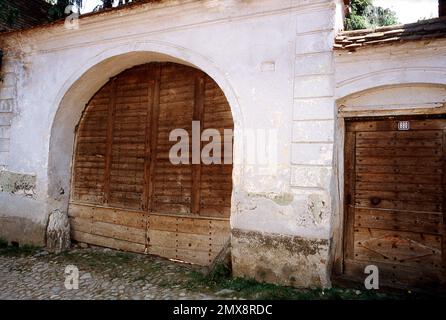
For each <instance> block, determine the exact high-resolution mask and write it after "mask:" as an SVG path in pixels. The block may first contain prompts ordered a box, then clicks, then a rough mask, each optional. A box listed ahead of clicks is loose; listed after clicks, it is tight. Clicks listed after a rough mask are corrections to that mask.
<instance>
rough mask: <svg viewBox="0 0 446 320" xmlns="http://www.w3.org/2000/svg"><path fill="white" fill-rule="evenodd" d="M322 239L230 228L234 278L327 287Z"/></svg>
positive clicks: (325, 249) (326, 255) (326, 259)
mask: <svg viewBox="0 0 446 320" xmlns="http://www.w3.org/2000/svg"><path fill="white" fill-rule="evenodd" d="M329 245H330V241H329V240H326V239H308V238H302V237H298V236H286V235H279V234H267V233H258V232H254V231H245V230H239V229H234V230H232V266H233V275H234V277H244V278H252V279H255V280H257V281H260V282H267V283H274V284H281V285H287V286H293V287H299V288H328V287H330V286H331V283H330V274H329V269H330V268H329Z"/></svg>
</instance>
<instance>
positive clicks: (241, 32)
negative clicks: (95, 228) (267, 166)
mask: <svg viewBox="0 0 446 320" xmlns="http://www.w3.org/2000/svg"><path fill="white" fill-rule="evenodd" d="M338 2H339V1H332V0H316V1H309V0H293V1H289V0H274V1H273V0H257V1H238V0H231V1H218V0H206V1H195V0H190V1H174V0H171V1H164V2H162V3H159V4H148V5H143V6H140V7H137V8H134V9H132V10H122V11H117V12H115V13H111V14H102V15H97V16H93V17H86V18H84V19H81V21H80V29H79V30H66V29H65V28H64V27H63V25H61V24H58V25H54V26H50V27H44V28H37V29H34V30H30V31H24V32H19V33H13V34H10V35H7V36H3V37H2V39H1V42H2V43H3V46H4V47H5V52H6V55H7V56H8V55H10V56H19V57H20V58H19V59H18V60H15V61H16V62H14V61H13V60H10V61H11V62H8V63H7V64H6V65H7V68H14V69H16V70H18V72H17V79H16V80H17V93H16V94H15V98H16V106H17V107H16V109H15V110H14V113H13V116H12V122H11V128H10V129H8V130H7V131H8V133H7V134H8V137H9V138H10V139H9V141H8V143H9V147H8V150H9V154H8V156H7V159H6V160H5V161H3V162H6V161H7V163H6V165H7V168H8V170H11V171H15V172H21V173H29V174H35V175H36V176H37V197H36V200H35V201H36V202H38V203H40V204H43V205H46V206H47V207H46V208H45V209H39V208H41V207H42V206H40V207H39V206H36V207H35V208H36V209H35V210H33V211H32V212H29V213H27V214H26V215H29V216H30V217H31V218H33V219H36V221H45V219H46V217H47V216H48V213H49V212H50V211H51V210H53V209H55V208H58V207H60V208H61V209H65V206H66V200H67V195H68V193H69V177H70V170H69V167H67V166H63V165H60V166H59V165H56V167H55V168H49V167H48V164H49V158H50V146H51V144H52V143H53V142H54V143H56V144H58V145H59V148H60V149H57V150H58V151H57V152H56V153H54V154H52V155H51V156H54V157H56V158H55V160H54V163H61V164H67V163H68V162H69V161H71V155H72V144H73V139H74V125H75V123H77V121H78V120H79V116H80V113H81V110H82V109H83V107H84V105H85V103H86V102H87V101H88V99H89V98H90V97H91V96H92V95H93V94H94V92H95V91H96V90H98V89H99V88H100V86H101V85H102V84H104V83H105V82H106V81H107V80H108V79H109V77H111V76H113V75H115V74H117V73H119V72H121V71H122V70H124V69H125V68H128V67H131V66H133V65H135V64H140V63H144V62H150V61H153V59H158V60H162V59H166V60H173V61H180V62H184V63H188V64H191V65H194V66H196V67H198V68H200V69H202V70H203V71H205V72H208V73H209V74H210V76H211V77H213V78H214V79H215V80H216V81H217V82H218V83H219V85H220V86H221V87H222V89H223V91H224V92H225V94H226V95H227V98H228V100H229V102H230V104H231V107H232V109H233V115H234V121H235V124H236V129H237V130H238V132H239V134H238V135H237V136H236V150H237V151H236V154H235V157H236V170H235V174H234V184H235V186H234V197H233V198H234V199H233V202H234V206H233V211H234V212H233V217H232V224H233V227H235V228H241V229H248V230H255V231H261V232H272V233H283V234H289V235H300V236H311V237H315V238H318V237H323V238H325V239H327V238H328V230H329V225H328V222H329V221H328V216H329V210H330V207H329V205H326V204H327V203H329V202H330V199H329V195H328V190H329V185H330V181H331V178H332V169H331V167H332V161H331V158H332V144H333V128H334V121H333V111H332V110H333V99H332V98H331V99H330V97H332V96H333V87H334V83H333V68H332V52H331V48H332V43H333V39H334V25H335V22H336V18H335V13H336V8H337V5H339V3H338ZM132 52H139V53H141V54H136V55H133V56H132V55H129V53H132ZM143 52H158V53H161V54H162V55H150V54H146V55H144V54H143ZM7 60H8V58H7ZM8 61H9V60H8ZM95 66H96V67H95ZM89 70H90V72H88V71H89ZM92 70H93V71H92ZM3 91H4V90H3V89H2V92H3ZM5 92H6V91H5ZM61 103H62V105H63V106H64V108H65V110H70V112H65V113H63V114H61V115H58V110H59V107H60V106H61ZM58 117H60V118H58ZM54 119H58V121H59V123H58V124H55V123H54ZM61 128H62V129H64V130H65V133H62V134H61V133H60V131H57V130H60V129H61ZM255 129H262V130H269V129H272V130H275V131H276V133H277V137H278V139H277V146H276V150H275V152H276V153H277V155H278V161H277V163H276V165H275V166H274V168H273V169H274V170H273V173H267V174H265V173H263V172H261V171H260V170H258V168H257V167H256V166H252V165H249V164H247V163H246V153H247V146H246V143H244V141H245V140H244V135H245V134H246V132H247V131H249V130H255ZM51 130H56V131H54V132H53V136H52V137H51V132H52V131H51ZM67 132H68V133H67ZM51 139H53V140H51ZM61 146H62V147H61ZM319 152H321V153H319ZM4 157H5V156H4ZM59 157H60V158H59ZM291 159H292V160H291ZM49 171H50V172H49ZM52 172H53V173H54V172H55V177H54V179H55V180H54V181H50V180H49V179H50V178H51V174H52ZM58 179H59V180H60V181H57V180H58ZM59 187H60V189H61V190H62V189H63V191H64V195H60V197H58V196H57V195H56V193H57V190H59ZM48 195H50V197H49V196H48ZM312 199H313V200H315V201H316V203H313V202H312V201H313V200H312ZM321 199H323V200H321ZM2 201H8V202H9V203H11V201H10V200H2ZM20 201H21V200H20V199H16V200H14V202H17V205H18V206H19V203H20ZM322 203H324V204H323V205H322ZM321 205H322V206H326V207H324V209H323V210H324V212H323V213H322V214H321V215H319V214H317V215H316V216H314V214H313V213H310V216H308V211H309V208H310V209H311V208H312V207H314V206H316V207H317V208H319V207H320V206H321ZM13 207H14V206H13ZM252 208H255V209H254V210H252ZM310 211H311V210H310ZM2 214H3V215H5V213H4V211H3V212H2ZM6 214H7V215H12V216H13V215H15V214H17V213H16V212H15V210H13V209H11V210H8V212H7V213H6Z"/></svg>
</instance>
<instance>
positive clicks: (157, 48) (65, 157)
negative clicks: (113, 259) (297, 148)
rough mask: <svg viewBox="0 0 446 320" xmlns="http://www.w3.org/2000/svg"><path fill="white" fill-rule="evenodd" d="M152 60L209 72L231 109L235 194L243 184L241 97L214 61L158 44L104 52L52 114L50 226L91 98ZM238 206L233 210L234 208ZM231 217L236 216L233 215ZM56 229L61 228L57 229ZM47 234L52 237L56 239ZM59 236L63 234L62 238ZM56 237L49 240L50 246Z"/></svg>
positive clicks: (76, 77)
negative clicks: (113, 80)
mask: <svg viewBox="0 0 446 320" xmlns="http://www.w3.org/2000/svg"><path fill="white" fill-rule="evenodd" d="M150 62H174V63H178V64H184V65H188V66H191V67H194V68H196V69H199V70H201V71H203V72H205V73H206V74H208V75H209V76H210V77H211V78H212V79H213V80H214V81H215V82H216V83H217V84H218V85H219V87H220V88H221V90H222V91H223V93H224V94H225V96H226V98H227V100H228V103H229V105H230V107H231V112H232V115H233V120H234V127H235V137H234V170H233V192H234V193H235V192H237V189H238V187H239V186H240V185H241V183H242V178H243V177H242V174H241V173H242V161H241V159H244V157H243V154H242V153H243V150H244V146H243V139H242V136H243V135H242V132H243V116H242V112H241V109H240V106H239V102H238V99H237V96H236V94H235V92H234V89H233V88H232V86H231V84H230V80H229V79H228V78H227V76H226V74H225V73H224V72H223V71H222V70H220V69H219V68H218V66H217V65H216V64H215V63H214V62H213V61H212V60H211V59H209V58H207V57H204V56H203V55H201V54H199V53H195V52H193V51H191V50H187V49H185V48H182V47H177V46H173V45H170V44H165V43H159V42H141V43H136V44H134V43H133V44H130V43H129V44H126V45H122V46H119V47H114V48H111V49H108V50H105V51H103V52H102V53H100V54H98V55H96V56H94V57H93V58H91V59H89V60H88V61H86V62H85V63H84V64H83V67H82V68H81V69H79V70H77V71H76V72H75V73H74V74H72V75H71V76H70V78H69V79H68V80H67V81H66V82H65V83H64V84H63V85H62V88H61V89H60V90H59V93H58V95H57V98H56V101H55V102H54V105H55V106H58V107H57V108H55V109H54V112H53V114H51V115H50V117H51V118H52V119H53V120H52V122H51V123H52V127H51V136H50V143H49V152H48V176H47V179H48V189H47V190H48V191H47V209H46V211H47V212H48V214H49V218H48V219H49V223H48V225H49V226H51V225H58V224H57V223H56V224H55V223H54V221H52V215H53V213H57V214H56V215H54V217H55V218H56V217H60V216H61V214H60V213H62V214H65V213H66V212H67V210H68V204H69V199H70V188H71V165H72V158H73V152H74V138H75V128H76V126H77V124H78V123H79V120H80V118H81V114H82V111H83V109H84V107H85V105H86V104H87V103H88V101H89V100H90V98H91V97H92V96H93V95H94V93H96V92H97V91H98V90H99V89H100V88H101V87H102V86H103V85H104V84H105V83H107V82H108V81H109V79H110V78H111V77H113V76H115V75H117V74H119V73H121V72H122V71H124V70H126V69H128V68H131V67H133V66H136V65H141V64H144V63H150ZM232 207H234V206H232ZM231 218H232V216H231ZM56 228H57V227H56ZM50 233H51V231H50V230H49V231H48V234H47V237H51V235H50ZM58 237H59V238H60V236H59V235H58ZM50 240H51V239H47V242H49V241H50Z"/></svg>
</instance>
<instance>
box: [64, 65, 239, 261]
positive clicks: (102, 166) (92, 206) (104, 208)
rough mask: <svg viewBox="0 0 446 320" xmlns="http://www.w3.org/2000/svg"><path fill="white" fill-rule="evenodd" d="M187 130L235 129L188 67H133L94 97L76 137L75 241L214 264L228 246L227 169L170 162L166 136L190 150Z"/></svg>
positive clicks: (212, 86) (215, 93) (207, 82)
mask: <svg viewBox="0 0 446 320" xmlns="http://www.w3.org/2000/svg"><path fill="white" fill-rule="evenodd" d="M193 121H197V122H198V123H200V127H201V132H199V134H201V133H202V132H203V130H205V129H208V128H213V129H217V130H218V131H220V132H221V133H222V135H223V133H224V130H225V129H228V130H232V129H233V121H232V115H231V110H230V107H229V104H228V102H227V100H226V98H225V96H224V94H223V92H222V90H221V89H220V88H219V87H218V85H217V84H216V83H215V82H214V81H213V80H212V79H211V78H210V77H209V76H208V75H206V74H205V73H203V72H201V71H199V70H197V69H194V68H191V67H189V66H184V65H179V64H175V63H150V64H146V65H141V66H137V67H134V68H131V69H129V70H126V71H124V72H123V73H121V74H120V75H118V76H116V77H114V78H113V79H111V80H110V81H109V82H108V83H107V84H106V85H105V86H104V87H103V88H102V89H101V90H99V91H98V92H97V93H96V94H95V95H94V97H93V98H92V99H91V101H90V102H89V103H88V105H87V106H86V109H85V111H84V114H83V116H82V118H81V121H80V123H79V126H78V128H77V134H76V151H75V155H74V165H73V182H72V193H71V202H70V208H69V216H70V220H71V225H72V237H73V239H74V240H76V241H81V242H87V243H91V244H96V245H100V246H106V247H113V248H117V249H122V250H129V251H135V252H146V253H153V254H157V255H160V256H164V257H167V258H172V259H177V260H182V261H186V262H192V263H198V264H203V265H206V264H209V263H211V262H212V261H213V259H214V258H215V256H217V255H218V253H219V252H220V250H221V249H222V248H223V247H224V246H225V245H226V243H227V241H228V240H229V235H230V231H229V229H230V228H229V216H230V207H231V196H232V162H231V161H230V162H229V163H225V162H224V161H222V163H217V164H210V165H205V164H203V163H201V164H192V161H191V160H192V159H191V157H192V153H191V154H190V159H189V163H188V164H184V163H182V164H173V163H172V162H171V161H170V159H169V151H170V149H171V148H172V146H173V145H175V144H176V143H177V141H170V139H169V136H170V133H171V132H172V131H173V130H175V129H182V130H185V131H186V132H187V133H188V134H189V147H190V148H191V144H192V138H193V137H192V122H193ZM226 138H227V140H226V142H228V141H229V143H230V144H231V145H232V136H230V137H226ZM228 139H229V140H228ZM191 150H192V149H191ZM222 160H224V159H222ZM226 160H228V159H226ZM230 160H232V159H230Z"/></svg>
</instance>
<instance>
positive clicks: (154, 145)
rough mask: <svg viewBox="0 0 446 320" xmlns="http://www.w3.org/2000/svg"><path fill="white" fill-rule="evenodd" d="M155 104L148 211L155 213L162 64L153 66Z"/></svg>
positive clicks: (152, 117)
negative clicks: (154, 196)
mask: <svg viewBox="0 0 446 320" xmlns="http://www.w3.org/2000/svg"><path fill="white" fill-rule="evenodd" d="M152 74H153V81H154V82H153V103H152V109H151V112H150V119H151V130H150V135H149V140H150V141H149V142H150V143H149V146H150V151H149V153H150V157H149V159H150V162H149V168H148V177H147V179H148V188H147V196H148V210H149V212H151V211H153V206H154V203H153V194H154V179H155V170H156V156H157V151H156V149H157V146H158V122H159V115H160V83H161V64H160V63H156V64H154V65H153V72H152Z"/></svg>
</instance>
